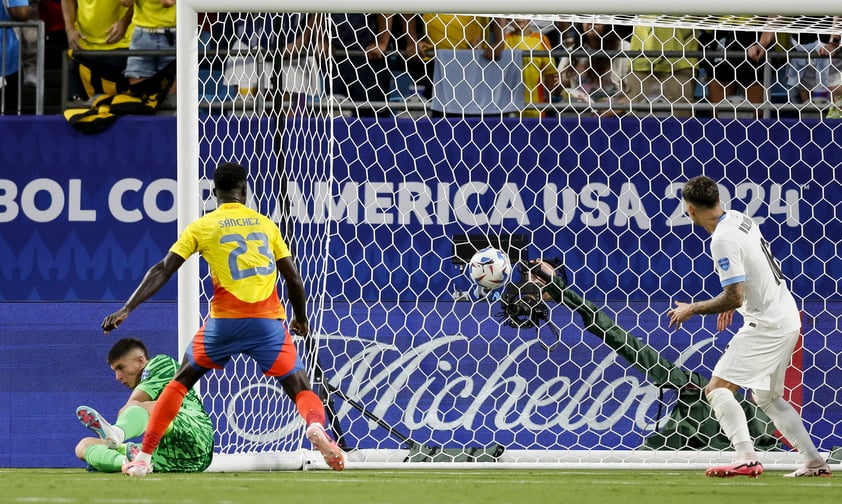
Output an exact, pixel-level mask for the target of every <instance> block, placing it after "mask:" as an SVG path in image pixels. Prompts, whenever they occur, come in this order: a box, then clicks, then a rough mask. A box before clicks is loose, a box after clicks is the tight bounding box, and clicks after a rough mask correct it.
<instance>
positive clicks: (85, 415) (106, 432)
mask: <svg viewBox="0 0 842 504" xmlns="http://www.w3.org/2000/svg"><path fill="white" fill-rule="evenodd" d="M76 417H77V418H78V419H79V421H80V422H82V425H84V426H85V427H87V428H88V429H90V430H92V431H93V432H94V433H95V434H96V435H97V436H99V438H100V439H104V440H105V445H106V446H108V447H109V448H110V449H112V450H116V449H117V447H118V446H120V445H121V444H123V441H125V438H126V433H125V432H123V429H121V428H119V427H115V426H113V425H111V424H110V423H108V422H107V421H106V420H105V419H104V418H102V415H100V414H99V412H97V410H95V409H93V408H91V407H90V406H79V407H78V408H76Z"/></svg>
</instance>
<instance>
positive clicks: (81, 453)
mask: <svg viewBox="0 0 842 504" xmlns="http://www.w3.org/2000/svg"><path fill="white" fill-rule="evenodd" d="M95 441H96V440H95V439H94V438H83V439H82V440H80V441H79V442H78V443H76V457H77V458H78V459H79V460H85V451H87V449H88V447H90V446H92V445H93V444H94V443H95Z"/></svg>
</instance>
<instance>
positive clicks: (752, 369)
mask: <svg viewBox="0 0 842 504" xmlns="http://www.w3.org/2000/svg"><path fill="white" fill-rule="evenodd" d="M799 333H800V329H795V330H790V331H781V330H780V329H768V328H766V329H764V328H762V327H752V326H751V325H748V324H747V325H744V326H743V327H741V328H740V330H739V331H737V334H735V335H734V337H733V338H732V339H731V342H730V343H729V344H728V346H727V347H725V353H723V354H722V357H720V358H719V362H717V363H716V366H715V367H714V368H713V376H716V377H719V378H722V379H723V380H727V381H729V382H731V383H734V384H736V385H739V386H740V387H743V388H746V389H751V390H764V391H768V392H771V393H773V394H777V395H780V394H783V391H784V375H785V374H786V370H787V367H789V363H790V361H791V360H792V351H793V349H795V343H796V342H797V341H798V335H799Z"/></svg>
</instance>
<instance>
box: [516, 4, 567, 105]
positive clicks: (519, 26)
mask: <svg viewBox="0 0 842 504" xmlns="http://www.w3.org/2000/svg"><path fill="white" fill-rule="evenodd" d="M510 26H512V27H513V30H512V31H511V32H509V33H508V34H507V35H506V39H505V47H506V48H507V49H520V50H523V51H524V58H523V86H524V103H526V105H527V108H526V110H524V111H523V112H522V114H521V116H522V117H544V116H545V113H544V112H543V111H542V110H540V109H539V108H534V107H540V106H541V104H545V103H547V102H548V101H549V96H550V94H552V92H553V90H555V88H556V87H557V86H558V83H559V75H558V69H557V68H556V66H555V63H554V62H553V59H552V57H551V56H550V55H549V54H547V55H544V56H532V55H531V54H530V53H531V52H532V51H549V50H550V49H551V47H550V41H549V39H548V38H547V36H546V35H544V34H543V33H541V32H539V31H536V30H533V28H532V26H531V24H530V20H529V19H513V20H512V22H511V25H510ZM530 105H532V106H533V107H530Z"/></svg>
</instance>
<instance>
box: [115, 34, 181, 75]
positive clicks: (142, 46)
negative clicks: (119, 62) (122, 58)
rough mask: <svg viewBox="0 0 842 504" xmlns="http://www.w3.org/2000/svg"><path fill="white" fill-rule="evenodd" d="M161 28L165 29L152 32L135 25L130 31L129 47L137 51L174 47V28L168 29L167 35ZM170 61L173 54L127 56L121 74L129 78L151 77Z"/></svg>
mask: <svg viewBox="0 0 842 504" xmlns="http://www.w3.org/2000/svg"><path fill="white" fill-rule="evenodd" d="M163 30H165V29H161V31H156V32H154V33H153V32H150V31H147V30H144V29H143V28H140V27H135V29H134V32H132V41H131V44H130V45H129V49H132V50H139V51H154V50H171V49H175V28H172V29H171V30H170V34H169V35H168V34H167V33H165V32H164V31H163ZM170 41H172V42H170ZM172 61H175V56H129V58H128V60H127V61H126V70H125V71H124V72H123V74H124V75H125V76H126V77H130V78H131V77H152V76H153V75H155V74H156V73H158V72H160V71H161V70H163V69H164V67H166V66H167V65H169V64H170V62H172Z"/></svg>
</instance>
